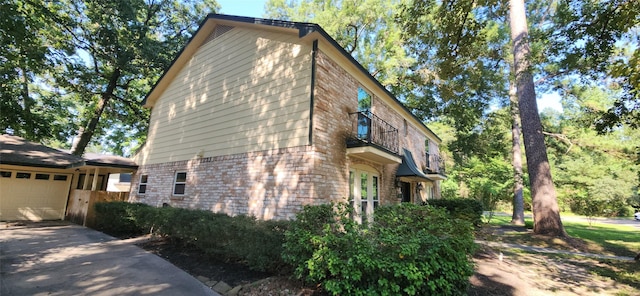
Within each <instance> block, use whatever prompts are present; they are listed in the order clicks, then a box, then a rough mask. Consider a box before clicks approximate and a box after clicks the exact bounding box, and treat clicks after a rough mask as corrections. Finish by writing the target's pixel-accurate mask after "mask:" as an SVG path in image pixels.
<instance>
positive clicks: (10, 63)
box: [0, 0, 69, 141]
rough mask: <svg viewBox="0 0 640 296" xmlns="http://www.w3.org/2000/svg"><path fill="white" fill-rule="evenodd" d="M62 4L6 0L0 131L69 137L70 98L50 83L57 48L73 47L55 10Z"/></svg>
mask: <svg viewBox="0 0 640 296" xmlns="http://www.w3.org/2000/svg"><path fill="white" fill-rule="evenodd" d="M59 10H61V6H60V5H59V3H57V2H55V1H52V2H47V3H32V2H30V1H21V0H20V1H18V0H3V1H2V2H0V15H2V18H0V42H1V43H2V44H3V46H2V47H0V88H1V89H2V90H1V91H0V112H1V113H2V116H1V117H0V130H2V131H9V132H11V133H13V134H15V135H17V136H21V137H24V138H26V139H28V140H32V141H44V140H63V139H64V138H65V137H66V136H67V135H68V133H69V131H68V126H67V123H68V121H67V120H66V119H67V118H69V114H68V112H67V110H66V108H67V107H68V105H69V103H68V102H67V101H65V100H64V99H63V98H61V97H60V96H59V94H58V93H57V92H56V91H55V89H52V88H50V87H46V86H45V85H43V84H44V83H46V82H48V81H50V77H51V75H52V74H53V73H54V71H55V70H54V66H55V65H56V63H57V62H59V61H60V59H59V57H57V56H56V55H55V52H56V51H59V50H65V49H67V48H66V47H65V46H64V45H63V44H61V42H60V41H61V40H62V39H63V38H64V37H63V36H61V34H60V31H59V30H57V28H56V27H52V26H50V23H49V18H48V16H49V14H50V13H51V12H57V11H59Z"/></svg>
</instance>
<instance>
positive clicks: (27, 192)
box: [0, 134, 137, 221]
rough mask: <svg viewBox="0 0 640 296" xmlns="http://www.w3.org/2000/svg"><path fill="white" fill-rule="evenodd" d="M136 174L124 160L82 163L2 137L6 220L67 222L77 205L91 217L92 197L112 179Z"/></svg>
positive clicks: (0, 193)
mask: <svg viewBox="0 0 640 296" xmlns="http://www.w3.org/2000/svg"><path fill="white" fill-rule="evenodd" d="M136 168H137V165H136V164H135V163H134V162H133V161H132V160H129V159H126V158H124V157H118V156H107V155H99V154H95V155H93V157H90V158H87V157H86V156H85V157H79V156H76V155H72V154H70V153H68V152H66V151H62V150H58V149H54V148H50V147H47V146H44V145H41V144H38V143H34V142H30V141H27V140H25V139H23V138H20V137H17V136H12V135H5V134H3V135H0V220H3V221H9V220H32V221H41V220H62V219H64V218H65V217H68V216H69V215H70V214H73V213H71V212H72V211H71V210H72V209H73V208H74V205H76V206H75V207H77V208H78V211H80V212H82V213H83V214H86V213H87V211H88V208H89V197H90V196H91V194H96V193H100V192H102V191H103V190H104V189H105V188H106V185H107V182H106V181H107V180H108V176H109V174H112V173H132V172H134V171H135V170H136ZM83 196H86V198H83ZM83 217H84V216H83Z"/></svg>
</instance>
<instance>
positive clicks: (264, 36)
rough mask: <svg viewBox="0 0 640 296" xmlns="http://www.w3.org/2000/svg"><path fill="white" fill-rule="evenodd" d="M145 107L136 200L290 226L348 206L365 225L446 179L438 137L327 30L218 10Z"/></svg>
mask: <svg viewBox="0 0 640 296" xmlns="http://www.w3.org/2000/svg"><path fill="white" fill-rule="evenodd" d="M144 106H145V107H147V108H151V119H150V125H149V132H148V136H147V141H146V143H145V145H144V146H143V148H142V149H141V150H140V151H139V152H138V153H137V155H136V156H135V160H136V162H137V163H138V164H139V165H140V167H139V169H138V171H137V173H136V175H135V176H134V177H133V179H132V191H131V193H130V201H134V202H144V203H147V204H151V205H155V206H160V205H170V206H175V207H184V208H197V209H206V210H211V211H214V212H224V213H227V214H230V215H236V214H247V215H253V216H256V217H257V218H259V219H290V218H293V217H294V216H295V213H296V212H297V211H299V210H300V209H301V208H302V207H303V206H304V205H308V204H321V203H327V202H330V201H347V200H348V201H349V202H351V203H353V204H354V205H355V209H356V211H355V212H356V219H357V220H359V221H361V220H362V219H364V217H372V213H373V211H374V210H375V208H376V206H377V205H379V204H386V203H398V202H403V201H404V202H414V203H421V202H422V201H425V200H426V199H430V198H438V197H439V194H440V192H439V191H440V190H439V182H440V180H443V179H444V178H445V175H444V170H443V166H442V163H441V159H440V157H439V153H438V145H439V143H440V142H441V140H440V139H439V138H438V136H437V135H435V134H434V133H433V132H432V131H431V130H430V129H429V128H427V127H426V126H425V125H424V124H423V123H422V121H421V120H420V119H418V118H416V117H415V116H413V115H412V114H411V112H410V111H409V110H407V109H406V108H405V107H404V106H403V105H402V103H400V102H399V101H398V100H397V99H396V98H395V97H394V96H393V94H391V93H390V92H389V91H387V90H386V89H385V88H384V87H383V86H382V85H381V84H380V83H379V82H378V81H377V80H376V79H375V78H373V77H372V76H371V75H370V74H369V73H368V72H367V70H365V69H364V68H363V67H362V66H361V65H360V64H359V63H358V62H357V61H356V60H354V59H353V58H352V57H351V55H349V54H348V53H347V52H346V51H345V50H344V49H343V48H342V47H340V46H339V45H338V44H337V43H336V41H335V40H334V39H332V38H331V37H330V36H329V35H328V34H327V33H326V32H325V31H324V30H323V29H322V28H321V27H320V26H318V25H316V24H311V23H299V22H289V21H279V20H270V19H259V18H247V17H238V16H229V15H219V14H211V15H209V16H207V18H206V19H205V20H204V21H203V22H202V24H201V25H200V28H199V29H198V31H197V32H196V33H195V34H194V36H193V37H192V39H191V40H190V41H189V42H188V43H187V45H186V46H185V47H184V48H183V49H182V51H181V52H180V53H179V54H178V56H177V57H176V58H175V60H174V61H173V63H172V65H171V66H170V67H169V68H168V70H167V71H166V72H165V73H164V74H163V76H162V77H161V78H160V79H159V81H158V82H157V83H156V85H155V86H154V87H153V89H152V90H151V91H150V92H149V93H148V95H147V97H146V98H145V101H144ZM426 147H428V153H427V149H426Z"/></svg>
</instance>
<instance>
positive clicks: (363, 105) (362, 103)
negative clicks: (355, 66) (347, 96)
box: [358, 87, 371, 111]
mask: <svg viewBox="0 0 640 296" xmlns="http://www.w3.org/2000/svg"><path fill="white" fill-rule="evenodd" d="M370 110H371V94H369V93H368V92H367V91H366V90H364V88H362V87H358V111H370Z"/></svg>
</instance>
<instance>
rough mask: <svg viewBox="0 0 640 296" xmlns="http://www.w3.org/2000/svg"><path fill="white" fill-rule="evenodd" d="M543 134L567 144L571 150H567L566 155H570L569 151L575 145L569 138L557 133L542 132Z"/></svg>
mask: <svg viewBox="0 0 640 296" xmlns="http://www.w3.org/2000/svg"><path fill="white" fill-rule="evenodd" d="M542 134H544V135H547V136H551V137H553V138H556V139H558V140H560V141H562V142H564V143H565V144H567V145H569V148H567V151H565V152H564V153H565V154H567V153H569V150H571V147H573V143H572V142H571V140H569V138H567V136H565V135H563V134H555V133H549V132H542Z"/></svg>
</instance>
